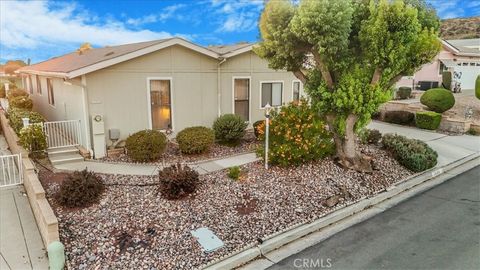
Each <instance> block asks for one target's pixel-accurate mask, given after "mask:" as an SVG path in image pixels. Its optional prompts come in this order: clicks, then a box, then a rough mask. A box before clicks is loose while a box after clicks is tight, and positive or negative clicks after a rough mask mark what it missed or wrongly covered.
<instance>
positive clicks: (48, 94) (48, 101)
mask: <svg viewBox="0 0 480 270" xmlns="http://www.w3.org/2000/svg"><path fill="white" fill-rule="evenodd" d="M47 80H50V84H51V85H52V95H53V100H54V101H53V104H52V103H50V97H49V96H50V90H49V89H48V81H47ZM45 82H46V84H47V103H48V105H50V106H51V107H52V108H56V106H55V87H53V79H52V78H47V79H45Z"/></svg>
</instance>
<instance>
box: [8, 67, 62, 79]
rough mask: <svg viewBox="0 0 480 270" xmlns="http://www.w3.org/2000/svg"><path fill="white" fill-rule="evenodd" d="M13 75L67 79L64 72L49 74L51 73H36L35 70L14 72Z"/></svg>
mask: <svg viewBox="0 0 480 270" xmlns="http://www.w3.org/2000/svg"><path fill="white" fill-rule="evenodd" d="M15 73H17V74H22V73H25V74H32V75H40V76H46V77H55V78H62V79H63V78H68V75H67V73H64V72H51V71H37V70H28V69H25V70H16V71H15Z"/></svg>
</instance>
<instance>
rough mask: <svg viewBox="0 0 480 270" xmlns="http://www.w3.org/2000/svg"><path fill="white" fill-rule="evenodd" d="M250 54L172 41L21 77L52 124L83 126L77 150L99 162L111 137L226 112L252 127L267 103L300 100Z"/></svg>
mask: <svg viewBox="0 0 480 270" xmlns="http://www.w3.org/2000/svg"><path fill="white" fill-rule="evenodd" d="M252 47H253V44H247V43H241V44H236V45H231V46H210V47H202V46H199V45H196V44H193V43H191V42H188V41H186V40H183V39H180V38H171V39H164V40H156V41H150V42H142V43H135V44H127V45H120V46H112V47H104V48H96V49H89V50H86V51H77V52H73V53H70V54H66V55H63V56H60V57H56V58H52V59H50V60H47V61H45V62H41V63H38V64H35V65H30V66H26V67H23V68H21V69H20V70H18V73H20V74H21V75H22V76H23V78H24V82H25V85H26V88H27V91H29V92H30V93H31V96H32V99H33V101H34V109H35V110H36V111H38V112H40V113H42V114H43V115H44V116H45V117H46V118H47V119H48V120H49V121H60V120H80V122H81V125H80V126H81V132H82V134H81V136H82V145H83V146H84V147H85V148H87V149H89V150H93V153H94V155H95V158H100V157H103V156H104V155H105V148H106V145H110V144H111V143H112V140H110V136H114V135H109V134H110V132H111V131H113V132H112V134H114V133H115V131H119V132H120V139H125V138H126V137H128V136H129V135H130V134H132V133H134V132H136V131H139V130H143V129H155V130H161V131H165V130H172V131H173V132H178V131H180V130H182V129H184V128H186V127H190V126H207V127H210V126H211V125H212V123H213V121H214V120H215V119H216V118H217V117H218V116H219V115H222V114H228V113H235V114H237V115H240V116H241V117H243V118H244V119H245V120H246V121H248V122H249V123H250V125H251V124H252V123H253V122H254V121H256V120H260V119H264V110H263V107H264V106H265V104H267V103H269V104H270V105H272V106H280V105H282V104H286V103H288V102H290V101H292V100H294V99H298V98H299V97H300V96H301V95H302V94H303V89H302V88H303V87H302V85H301V83H300V81H299V80H297V79H296V77H295V76H294V75H293V74H292V73H291V72H287V71H275V70H272V69H270V68H268V63H267V61H265V60H263V59H261V58H259V57H258V56H257V55H256V54H255V53H254V52H253V51H252ZM114 137H115V136H114Z"/></svg>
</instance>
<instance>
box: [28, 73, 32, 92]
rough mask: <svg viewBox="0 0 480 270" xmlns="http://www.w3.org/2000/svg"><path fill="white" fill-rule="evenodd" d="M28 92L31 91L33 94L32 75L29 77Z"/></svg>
mask: <svg viewBox="0 0 480 270" xmlns="http://www.w3.org/2000/svg"><path fill="white" fill-rule="evenodd" d="M28 91H30V94H33V83H32V75H29V76H28Z"/></svg>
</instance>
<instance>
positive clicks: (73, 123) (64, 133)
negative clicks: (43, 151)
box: [43, 120, 82, 149]
mask: <svg viewBox="0 0 480 270" xmlns="http://www.w3.org/2000/svg"><path fill="white" fill-rule="evenodd" d="M43 131H44V132H45V135H46V136H47V144H48V148H49V149H52V148H59V147H66V146H78V145H81V144H82V135H81V132H82V131H81V128H80V120H66V121H54V122H45V123H43Z"/></svg>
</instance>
